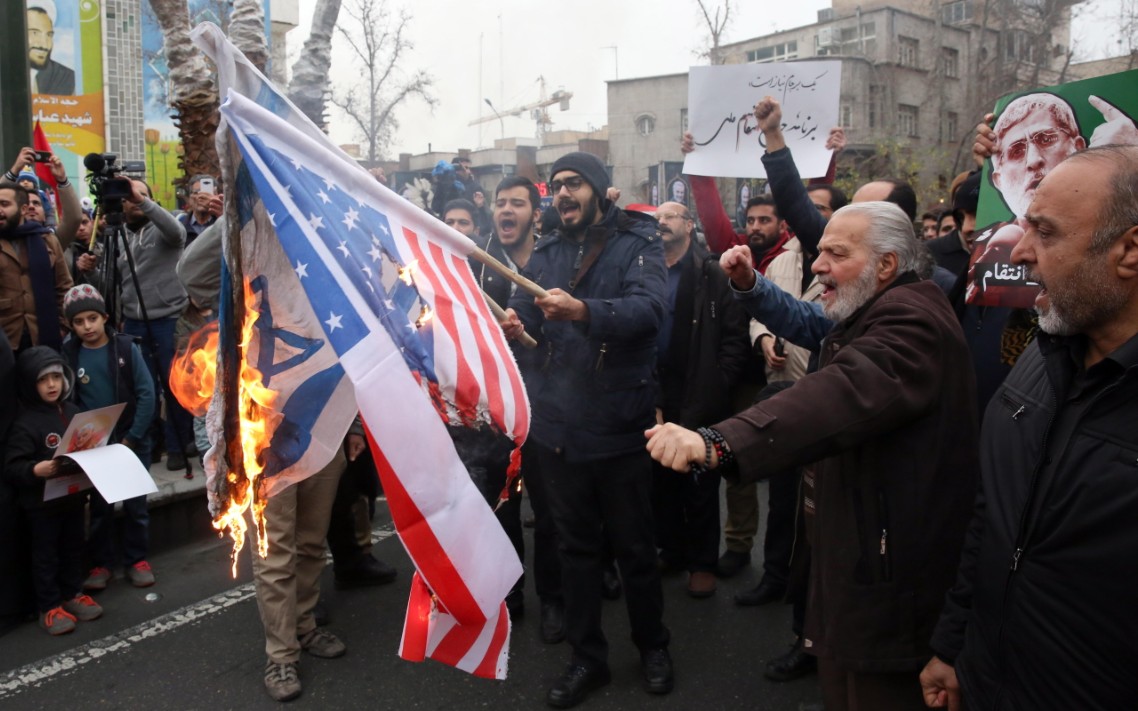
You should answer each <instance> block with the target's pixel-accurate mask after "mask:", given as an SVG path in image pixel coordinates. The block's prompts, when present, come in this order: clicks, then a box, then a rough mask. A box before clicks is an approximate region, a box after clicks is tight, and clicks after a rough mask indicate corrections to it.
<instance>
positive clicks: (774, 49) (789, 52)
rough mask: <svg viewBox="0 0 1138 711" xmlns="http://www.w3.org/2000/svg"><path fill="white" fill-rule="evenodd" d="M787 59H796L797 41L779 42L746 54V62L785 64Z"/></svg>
mask: <svg viewBox="0 0 1138 711" xmlns="http://www.w3.org/2000/svg"><path fill="white" fill-rule="evenodd" d="M788 59H798V40H791V41H789V42H780V43H779V44H776V45H772V46H770V47H760V48H758V49H752V50H750V51H749V52H747V61H748V62H785V61H787V60H788Z"/></svg>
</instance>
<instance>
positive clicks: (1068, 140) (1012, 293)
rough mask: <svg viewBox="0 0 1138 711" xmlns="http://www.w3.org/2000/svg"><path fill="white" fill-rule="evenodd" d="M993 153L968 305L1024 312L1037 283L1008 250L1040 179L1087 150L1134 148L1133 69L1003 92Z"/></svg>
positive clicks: (1137, 99)
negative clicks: (1096, 147) (1103, 146)
mask: <svg viewBox="0 0 1138 711" xmlns="http://www.w3.org/2000/svg"><path fill="white" fill-rule="evenodd" d="M995 113H996V120H995V123H994V124H993V130H995V132H996V148H995V152H994V153H993V155H992V157H991V158H989V159H988V160H987V161H985V163H984V171H983V179H982V180H981V182H980V204H979V207H978V210H977V214H976V224H977V225H978V226H981V225H982V226H981V227H978V229H977V230H976V239H975V240H974V241H973V244H972V258H971V261H970V263H969V266H968V286H967V291H966V297H967V301H968V303H970V304H979V305H984V306H1007V307H1013V308H1030V307H1031V306H1032V305H1033V304H1034V303H1035V297H1036V295H1037V294H1038V293H1039V290H1040V285H1039V284H1038V283H1036V282H1035V281H1033V279H1032V274H1031V273H1030V271H1029V270H1028V269H1027V268H1026V267H1025V266H1024V265H1019V264H1015V263H1014V262H1013V261H1012V249H1013V248H1014V247H1015V245H1016V243H1017V242H1019V240H1020V238H1021V237H1022V236H1023V234H1024V229H1025V228H1026V226H1027V222H1026V221H1025V219H1024V216H1025V215H1026V214H1027V211H1028V207H1029V206H1030V205H1031V201H1032V199H1033V198H1034V197H1035V190H1036V188H1037V187H1038V186H1039V182H1040V181H1041V180H1042V179H1043V178H1044V177H1045V176H1046V175H1047V173H1049V172H1050V171H1051V170H1052V169H1053V168H1054V167H1055V166H1057V165H1058V164H1059V163H1061V162H1062V161H1063V159H1064V158H1066V157H1067V156H1069V155H1071V154H1073V153H1077V152H1078V151H1081V150H1084V149H1086V148H1088V147H1093V146H1102V145H1108V144H1112V143H1121V144H1138V125H1136V124H1135V121H1134V118H1132V117H1135V116H1138V70H1132V71H1127V72H1120V73H1118V74H1111V75H1108V76H1104V77H1096V78H1094V79H1085V80H1083V81H1077V82H1071V83H1070V84H1062V85H1059V86H1052V87H1046V88H1044V89H1035V90H1032V91H1024V92H1018V93H1015V94H1009V95H1007V96H1005V97H1003V98H1001V99H1000V100H999V101H998V102H996V110H995Z"/></svg>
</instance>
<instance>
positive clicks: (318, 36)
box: [288, 0, 341, 131]
mask: <svg viewBox="0 0 1138 711" xmlns="http://www.w3.org/2000/svg"><path fill="white" fill-rule="evenodd" d="M340 3H341V0H319V2H317V4H316V9H315V10H313V11H312V31H311V32H309V34H308V39H306V40H305V41H304V50H303V51H302V52H301V54H300V57H298V58H297V60H296V62H294V63H293V65H292V82H291V83H290V84H289V90H288V98H289V100H290V101H292V103H294V104H296V106H297V108H299V109H300V110H301V111H303V112H304V114H305V116H307V117H308V118H310V119H312V122H313V123H315V124H316V125H317V126H319V127H320V128H321V129H323V130H325V131H327V125H326V124H325V121H324V101H325V99H324V97H325V94H326V93H327V91H328V74H329V70H330V69H331V68H332V33H333V31H335V28H336V18H337V17H339V15H340Z"/></svg>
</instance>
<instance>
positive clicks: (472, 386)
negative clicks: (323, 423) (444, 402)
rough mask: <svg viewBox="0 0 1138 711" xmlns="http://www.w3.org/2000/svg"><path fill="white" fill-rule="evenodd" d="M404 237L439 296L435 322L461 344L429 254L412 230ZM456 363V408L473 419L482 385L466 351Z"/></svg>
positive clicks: (458, 357)
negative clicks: (430, 265)
mask: <svg viewBox="0 0 1138 711" xmlns="http://www.w3.org/2000/svg"><path fill="white" fill-rule="evenodd" d="M403 236H404V238H405V239H406V240H407V244H408V246H410V248H411V251H412V252H413V253H414V255H415V259H416V260H418V262H419V265H418V266H419V269H418V272H419V274H420V275H422V276H424V277H426V279H427V281H428V282H429V284H430V286H431V288H432V290H434V292H435V297H436V298H435V304H434V306H435V320H436V321H438V322H439V323H440V324H441V325H442V326H443V329H444V330H445V331H446V333H447V335H448V336H449V337H450V339H451V341H452V342H455V343H457V342H458V340H459V339H458V332H457V328H456V325H455V320H454V313H453V311H454V306H453V303H452V302H451V300H450V299H448V298H445V295H444V292H443V288H442V283H441V281H440V280H439V278H438V276H437V275H436V274H435V272H434V270H433V269H431V268H429V260H428V257H427V255H426V253H425V252H423V248H422V245H421V244H420V243H419V240H418V238H417V237H418V236H417V235H416V234H415V233H414V232H412V231H411V230H410V229H409V228H407V227H404V228H403ZM455 359H456V366H457V375H456V379H455V393H454V397H455V407H457V408H458V409H459V412H462V413H464V414H466V415H468V416H471V417H473V415H474V414H475V413H477V412H478V401H479V397H480V387H479V381H478V379H477V378H476V377H475V376H474V372H473V370H472V369H471V367H470V364H469V363H468V362H467V360H466V358H465V357H464V356H463V354H462V351H460V350H458V349H457V348H456V349H455Z"/></svg>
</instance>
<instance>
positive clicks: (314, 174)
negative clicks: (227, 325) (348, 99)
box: [194, 27, 529, 678]
mask: <svg viewBox="0 0 1138 711" xmlns="http://www.w3.org/2000/svg"><path fill="white" fill-rule="evenodd" d="M194 35H195V42H197V43H198V44H199V46H201V47H202V48H203V49H205V50H206V51H207V53H209V54H210V55H211V57H212V58H213V60H214V62H215V63H216V64H217V65H218V69H219V77H221V78H222V79H223V82H222V88H223V90H228V97H227V98H226V101H225V103H224V104H223V106H222V108H221V112H222V117H223V119H224V126H225V127H226V129H227V131H228V135H229V137H230V139H231V142H232V146H233V150H232V153H231V155H230V156H229V158H230V160H229V161H228V162H229V163H230V164H231V165H230V169H229V170H228V171H227V174H226V179H227V182H228V184H229V185H231V186H232V187H231V188H230V190H231V191H232V194H234V195H235V196H236V199H237V201H238V213H239V214H256V213H258V212H261V213H263V215H264V216H265V218H266V220H267V226H266V229H265V234H260V235H258V239H261V240H272V241H275V242H276V241H279V244H280V246H281V248H282V249H283V253H284V254H285V255H286V256H287V259H288V263H289V265H290V271H289V272H288V274H285V275H280V276H279V278H277V279H275V280H272V281H271V282H270V287H271V288H272V289H273V290H274V291H275V292H277V293H281V292H283V293H303V294H304V295H305V297H306V300H307V302H308V303H309V304H310V305H311V308H312V311H313V313H314V314H315V315H316V318H317V319H318V320H319V321H320V323H321V326H322V330H323V333H324V337H325V338H326V339H327V341H328V343H329V344H330V345H331V347H332V349H333V350H334V351H335V353H336V355H337V357H338V359H339V362H340V365H341V366H342V367H343V369H344V372H345V373H346V374H347V377H348V378H349V379H350V380H351V382H352V384H353V385H354V389H355V398H356V402H357V404H358V407H359V410H360V414H361V415H362V417H363V419H364V421H365V423H366V425H367V427H368V434H369V441H370V443H371V446H372V453H373V455H374V457H375V461H376V465H377V468H378V469H379V472H380V478H381V479H382V483H383V487H384V492H385V494H386V495H387V498H388V505H389V507H390V509H391V513H392V518H393V520H394V522H395V525H396V529H397V530H398V532H399V535H400V539H401V540H402V542H403V544H404V546H405V547H406V549H407V551H408V553H409V554H410V556H411V558H412V560H413V561H414V563H415V566H416V569H417V573H416V576H415V579H414V580H413V581H412V590H411V599H410V601H409V605H408V614H407V618H406V621H405V625H404V634H403V641H402V644H401V647H400V654H401V655H402V656H403V657H404V658H407V659H412V660H421V659H423V658H426V657H430V658H434V659H437V660H439V661H442V662H444V663H447V664H450V665H453V666H456V667H458V668H460V669H463V670H465V671H467V672H470V673H472V674H476V675H478V676H484V677H489V678H504V677H505V674H506V659H507V655H508V647H509V629H510V627H509V619H508V615H507V614H506V611H505V605H504V603H503V600H504V598H505V596H506V594H507V592H508V591H509V589H510V587H511V586H512V585H513V583H514V582H515V581H516V580H517V579H518V577H519V576H520V575H521V573H522V570H521V565H520V564H519V563H518V560H517V555H516V554H515V553H514V550H513V547H512V546H511V545H510V543H509V540H508V539H507V538H506V536H505V534H504V533H503V532H502V529H501V527H500V526H499V525H498V523H497V520H496V518H495V517H494V515H493V512H492V511H491V509H490V508H489V507H488V506H487V505H486V502H485V501H484V499H483V498H482V497H481V496H480V494H479V493H478V491H477V489H476V488H475V486H474V484H473V483H472V482H471V481H470V478H469V475H468V474H467V472H466V469H465V467H464V466H463V464H462V462H461V461H460V460H459V457H458V455H457V453H456V452H455V449H454V446H453V444H452V442H451V439H450V437H449V435H448V433H447V430H446V426H445V425H446V423H447V422H450V423H452V424H463V425H467V426H478V427H490V428H494V429H495V430H496V431H498V432H501V433H503V434H505V435H506V436H508V437H510V438H511V439H512V440H513V441H514V442H515V443H516V445H518V446H520V445H521V443H522V442H523V441H524V439H525V436H526V434H527V432H528V429H529V403H528V400H527V398H526V393H525V388H524V386H523V384H522V380H521V377H520V375H519V373H518V370H517V366H516V364H515V363H514V361H513V357H512V354H511V352H510V350H509V347H508V345H507V343H506V341H505V338H504V336H503V335H502V332H501V329H500V328H499V326H498V324H497V322H496V320H495V319H494V318H493V316H492V315H491V313H490V310H489V308H488V307H487V305H486V303H485V301H484V299H483V297H482V294H481V292H480V291H479V289H478V286H477V282H476V281H475V279H474V277H473V274H472V273H471V271H470V268H469V266H468V265H467V261H466V259H467V256H468V255H469V254H470V252H471V251H472V250H473V249H474V244H473V243H472V242H470V240H468V239H467V238H465V237H463V236H462V235H460V234H458V233H457V232H454V231H453V230H451V229H450V228H448V227H446V226H445V225H443V224H442V223H440V222H439V221H437V220H435V219H434V218H433V217H431V216H430V215H428V214H427V213H424V212H422V211H421V210H419V209H418V208H416V207H414V206H412V205H411V204H410V203H407V202H406V201H404V200H403V199H402V198H401V197H400V196H398V195H397V194H395V193H393V192H391V191H390V190H388V189H387V188H386V187H384V186H382V185H381V184H379V183H378V182H377V181H376V180H375V179H374V178H372V177H371V176H370V175H369V174H368V173H367V172H366V171H365V170H363V169H362V168H361V167H359V166H358V164H356V163H355V161H353V160H351V159H350V158H347V157H346V156H344V154H343V153H342V152H340V151H339V150H338V149H336V148H335V147H334V146H332V145H331V143H330V141H329V140H328V139H327V137H325V136H324V135H323V134H321V133H320V132H319V130H318V129H316V127H315V126H314V125H312V124H311V123H310V122H308V121H307V119H305V118H304V117H303V116H302V115H300V113H299V111H297V110H296V109H295V107H292V105H291V104H289V103H288V102H287V100H286V99H285V98H284V97H283V96H282V95H280V94H279V92H277V91H276V90H275V88H273V87H272V85H271V84H270V83H268V81H267V80H265V79H264V77H263V76H261V75H260V74H259V73H257V72H256V70H255V69H254V68H253V67H252V66H251V65H250V64H248V62H247V61H246V60H245V58H244V57H243V56H242V55H240V53H239V52H237V50H236V49H234V48H233V47H232V45H229V43H228V42H227V41H226V40H225V39H224V38H223V37H220V36H219V31H218V32H214V31H213V30H211V29H209V28H208V27H205V28H204V29H203V27H199V28H198V29H197V30H195V32H194ZM226 79H228V83H227V81H226ZM250 96H252V97H255V98H249V97H250ZM257 276H258V275H256V274H253V273H249V274H247V277H248V278H249V279H255V278H256V277H257ZM408 295H410V297H412V298H411V299H408V298H406V297H407V296H408ZM409 300H413V301H414V306H413V307H412V308H411V309H410V312H409V311H408V310H407V309H406V308H402V307H401V306H400V305H399V304H405V303H407V301H409Z"/></svg>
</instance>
